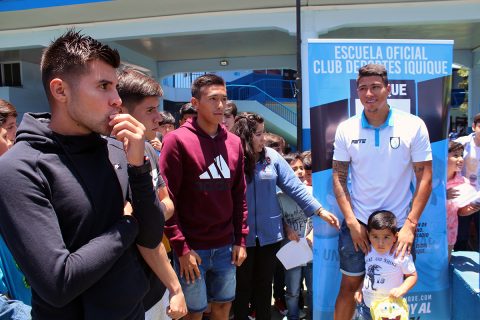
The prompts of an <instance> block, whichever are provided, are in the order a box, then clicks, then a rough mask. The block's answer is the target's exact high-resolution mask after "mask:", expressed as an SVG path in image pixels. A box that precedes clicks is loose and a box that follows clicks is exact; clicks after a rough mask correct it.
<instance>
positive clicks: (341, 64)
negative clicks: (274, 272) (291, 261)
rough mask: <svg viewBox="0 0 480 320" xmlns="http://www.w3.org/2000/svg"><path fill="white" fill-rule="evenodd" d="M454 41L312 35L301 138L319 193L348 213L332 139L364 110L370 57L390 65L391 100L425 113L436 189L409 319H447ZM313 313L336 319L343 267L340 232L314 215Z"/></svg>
mask: <svg viewBox="0 0 480 320" xmlns="http://www.w3.org/2000/svg"><path fill="white" fill-rule="evenodd" d="M452 52H453V41H443V40H442V41H440V40H439V41H436V40H345V39H343V40H332V39H328V40H327V39H325V40H319V39H315V40H309V44H308V62H307V63H308V81H309V83H308V85H309V96H308V97H305V98H306V99H309V100H308V101H309V105H310V109H309V110H304V112H309V116H310V128H303V129H304V131H303V132H304V141H308V142H307V144H306V146H307V147H309V143H310V141H311V149H312V155H313V172H314V173H313V189H314V195H315V196H316V198H317V199H319V200H320V202H321V203H322V204H323V205H324V206H325V207H326V208H327V209H328V210H330V211H332V212H334V213H335V214H337V216H338V217H339V218H343V215H342V214H341V212H340V210H339V208H338V206H337V203H336V200H335V197H334V194H333V190H332V171H331V162H332V155H333V139H334V135H335V130H336V127H337V125H338V123H339V122H341V121H343V120H345V119H347V118H348V117H350V116H353V115H355V114H357V113H358V112H361V111H362V110H363V108H362V107H361V104H360V103H359V101H358V100H357V96H356V89H355V79H356V76H357V72H358V69H359V68H360V67H361V66H363V65H365V64H367V63H379V64H383V65H385V66H386V68H387V70H388V76H389V80H390V82H391V85H392V94H391V96H389V104H390V105H391V106H392V107H395V108H399V109H401V110H403V111H407V112H410V113H412V114H416V115H418V116H419V117H421V118H422V119H423V120H424V121H425V123H426V125H427V128H428V130H429V135H430V141H431V143H432V150H433V191H432V195H431V196H430V199H429V202H428V204H427V207H426V208H425V211H424V212H423V214H422V217H421V219H420V222H419V225H418V229H417V238H416V243H415V246H416V250H417V260H416V266H417V271H418V275H419V280H418V282H417V285H416V286H415V287H414V288H413V289H412V290H411V292H410V293H409V294H408V296H407V297H406V299H407V301H408V303H409V307H410V317H411V319H412V318H413V319H416V320H417V319H421V320H426V319H432V320H433V319H435V320H440V319H450V300H449V296H448V263H447V239H446V207H445V206H446V199H445V185H446V172H445V169H446V156H447V141H446V140H445V138H446V122H447V110H448V108H447V107H448V105H447V104H448V97H449V94H450V93H449V90H450V83H451V71H452ZM314 232H315V241H314V272H313V274H314V279H313V285H314V294H313V299H314V310H313V311H314V319H333V310H334V305H335V299H336V296H337V293H338V289H339V284H340V279H341V274H340V271H339V258H338V233H337V232H336V231H335V230H333V229H332V228H330V227H329V226H326V224H325V223H324V222H323V221H322V220H320V219H315V221H314Z"/></svg>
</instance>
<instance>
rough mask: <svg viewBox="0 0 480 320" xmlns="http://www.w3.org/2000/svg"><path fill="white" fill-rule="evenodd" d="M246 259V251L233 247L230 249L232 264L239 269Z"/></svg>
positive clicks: (242, 248) (240, 247) (239, 247)
mask: <svg viewBox="0 0 480 320" xmlns="http://www.w3.org/2000/svg"><path fill="white" fill-rule="evenodd" d="M246 258H247V249H245V248H244V247H242V246H233V248H232V264H234V265H236V266H237V267H240V266H241V265H242V263H243V261H245V259H246Z"/></svg>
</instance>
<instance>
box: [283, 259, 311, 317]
mask: <svg viewBox="0 0 480 320" xmlns="http://www.w3.org/2000/svg"><path fill="white" fill-rule="evenodd" d="M312 269H313V265H312V264H311V263H308V264H307V265H306V266H300V267H295V268H292V269H289V270H286V271H285V285H286V286H287V289H286V291H285V303H286V305H287V309H288V313H287V318H288V319H289V320H298V319H299V312H300V310H299V308H298V298H299V295H300V285H301V283H302V280H303V279H304V278H305V284H306V285H307V305H308V309H309V310H311V307H312Z"/></svg>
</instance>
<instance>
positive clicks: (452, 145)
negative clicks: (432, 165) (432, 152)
mask: <svg viewBox="0 0 480 320" xmlns="http://www.w3.org/2000/svg"><path fill="white" fill-rule="evenodd" d="M464 149H465V148H464V146H463V144H461V143H460V142H456V141H451V140H450V141H448V153H450V152H455V151H460V152H463V150H464Z"/></svg>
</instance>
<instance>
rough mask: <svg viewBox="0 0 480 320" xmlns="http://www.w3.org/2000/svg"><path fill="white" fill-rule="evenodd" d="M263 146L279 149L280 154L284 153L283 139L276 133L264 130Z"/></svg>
mask: <svg viewBox="0 0 480 320" xmlns="http://www.w3.org/2000/svg"><path fill="white" fill-rule="evenodd" d="M264 137H265V147H269V148H272V149H275V150H277V149H278V150H280V151H281V152H280V153H281V154H284V153H285V139H284V138H283V137H282V136H279V135H278V134H275V133H271V132H265V135H264Z"/></svg>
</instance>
